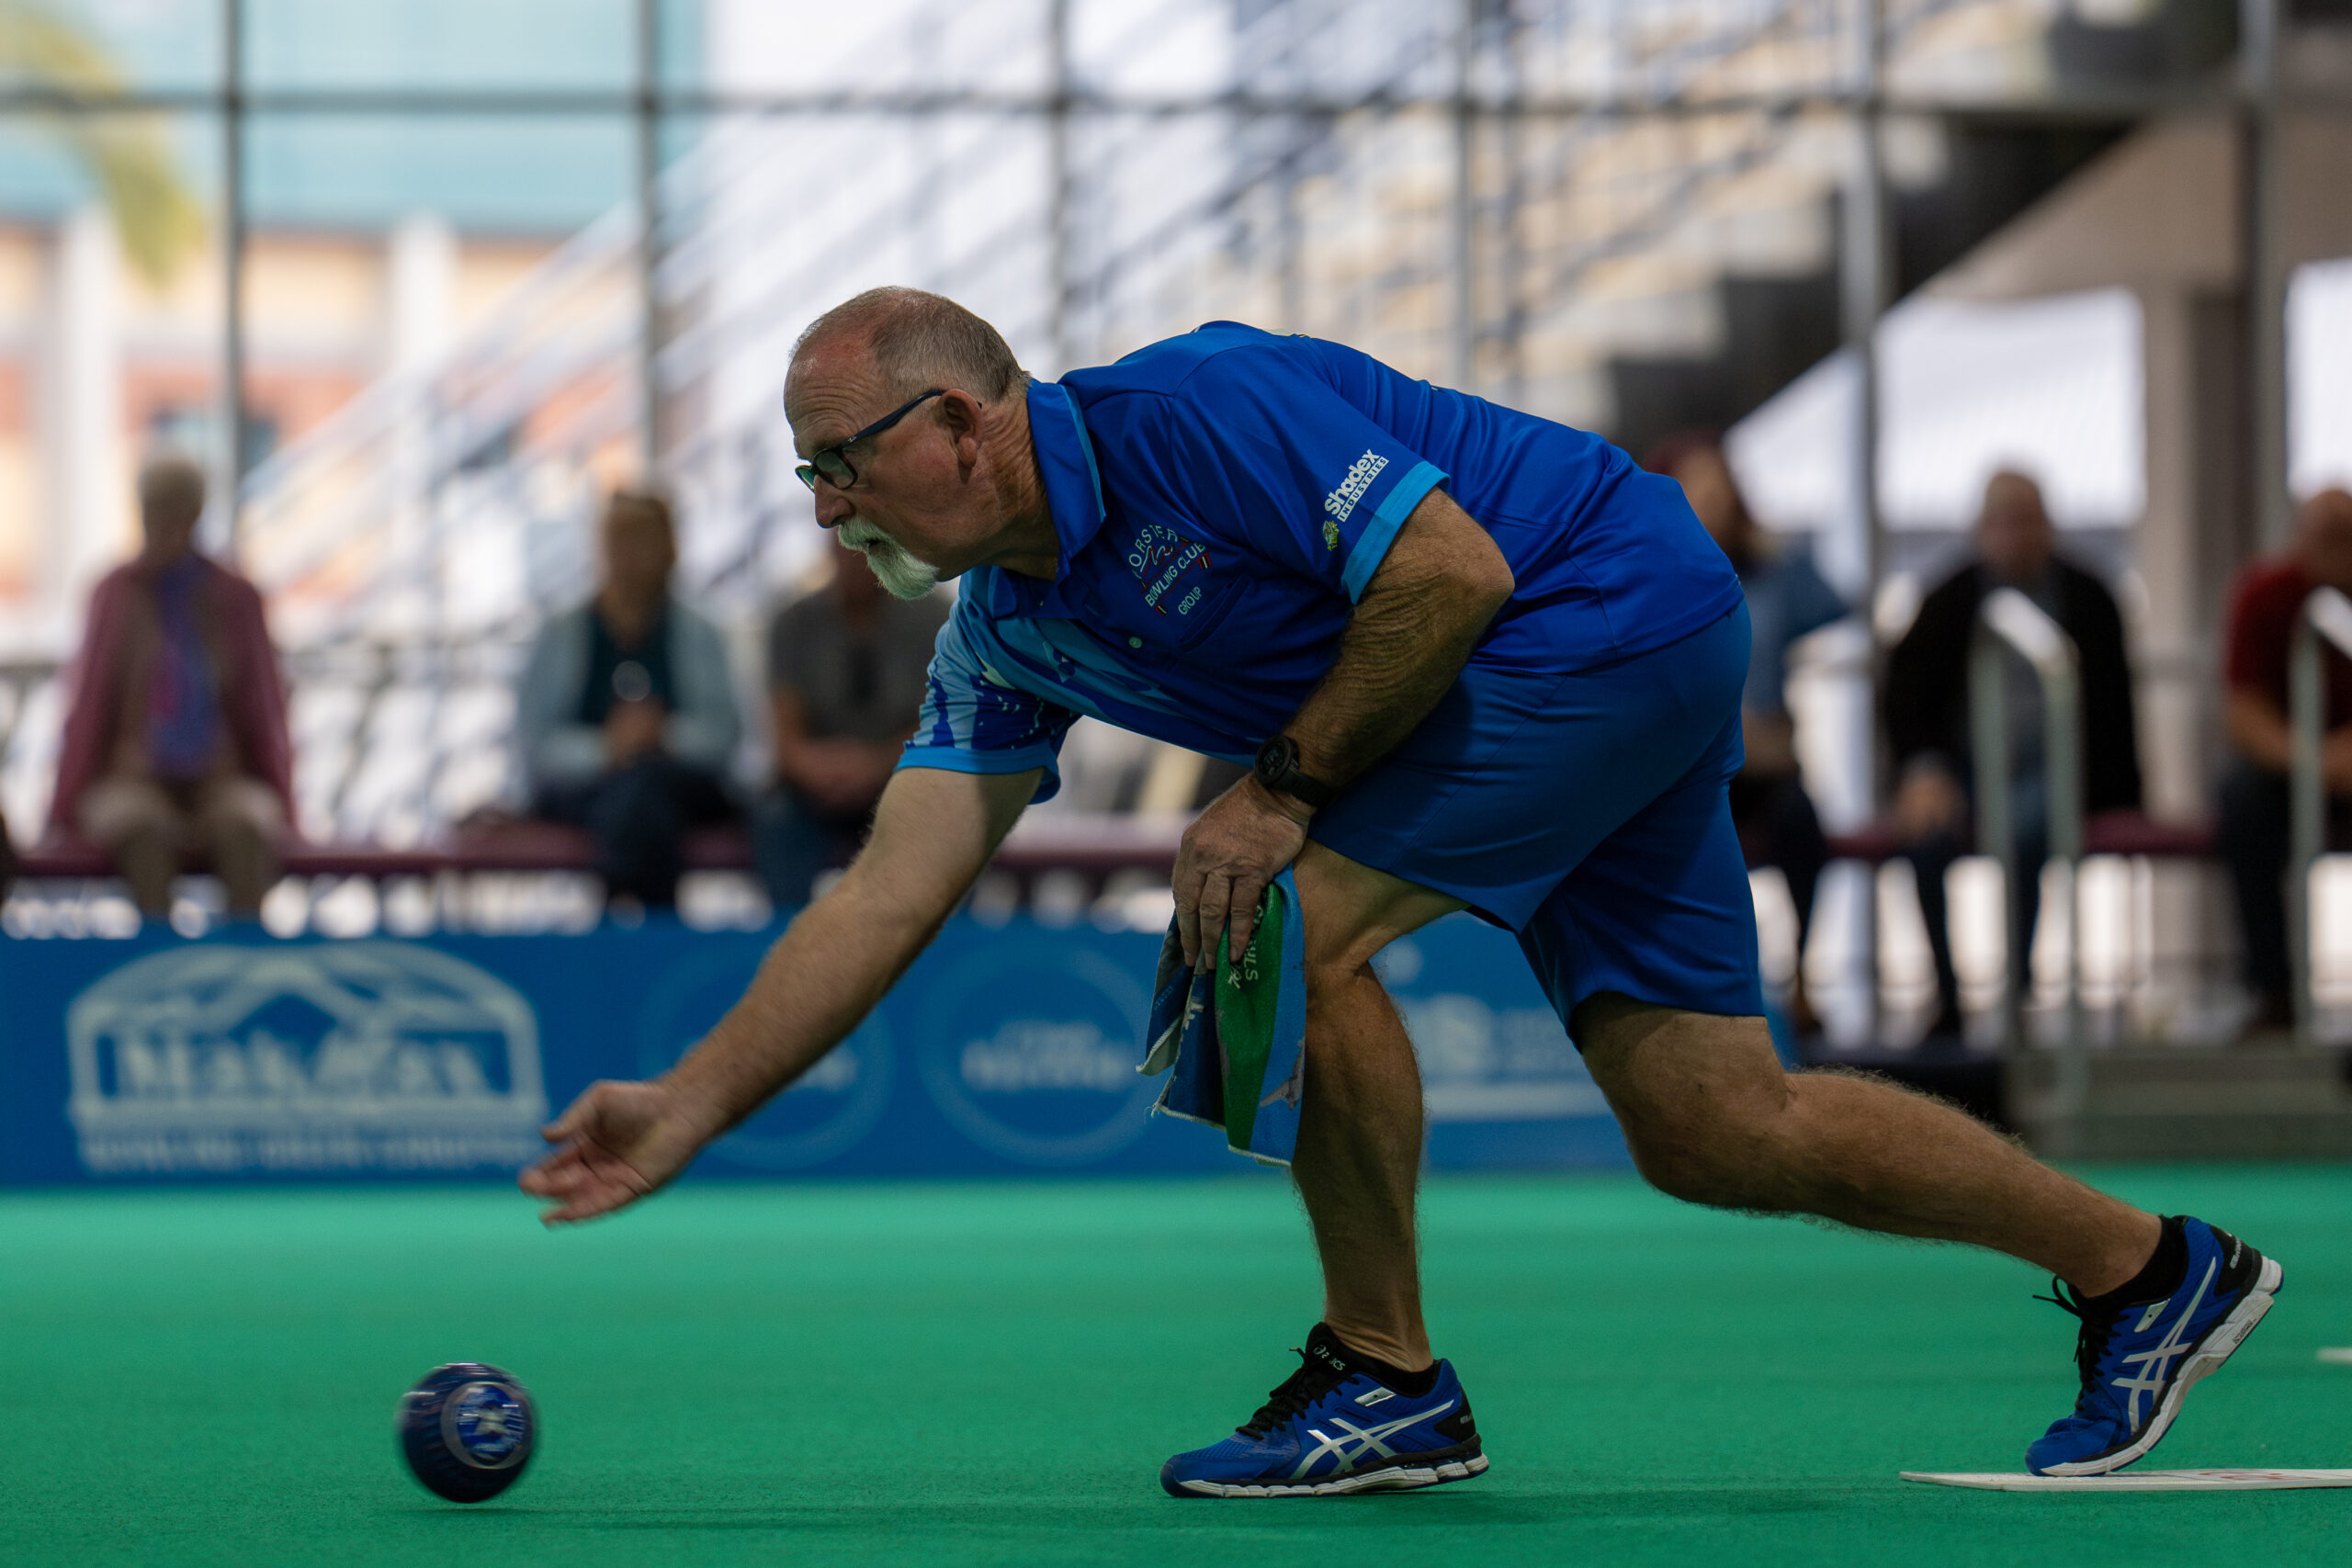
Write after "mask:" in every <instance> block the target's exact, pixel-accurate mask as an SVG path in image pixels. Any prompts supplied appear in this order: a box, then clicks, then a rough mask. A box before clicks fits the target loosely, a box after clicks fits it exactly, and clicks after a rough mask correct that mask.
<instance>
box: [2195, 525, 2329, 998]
mask: <svg viewBox="0 0 2352 1568" xmlns="http://www.w3.org/2000/svg"><path fill="white" fill-rule="evenodd" d="M2295 521H2296V525H2297V527H2296V535H2295V542H2294V544H2293V545H2292V546H2291V547H2290V548H2289V549H2288V551H2287V553H2286V554H2285V555H2283V556H2281V557H2278V558H2275V559H2271V560H2263V561H2256V562H2255V563H2254V564H2253V565H2251V566H2249V567H2247V568H2246V569H2245V571H2244V572H2243V573H2241V574H2240V575H2239V577H2238V581H2237V584H2236V586H2235V587H2234V588H2233V589H2232V590H2231V592H2230V625H2229V643H2228V647H2229V665H2228V670H2227V675H2226V679H2227V681H2228V683H2229V705H2228V710H2227V717H2228V725H2229V733H2230V744H2231V746H2232V747H2233V748H2234V749H2235V750H2236V752H2237V756H2236V758H2235V760H2234V761H2233V763H2232V765H2231V768H2230V772H2229V773H2228V775H2227V776H2226V777H2225V778H2224V779H2223V780H2222V822H2221V849H2222V857H2223V858H2224V859H2226V860H2227V861H2228V862H2229V865H2230V877H2231V880H2232V881H2233V882H2234V883H2235V884H2236V885H2237V897H2238V920H2239V923H2240V926H2241V927H2242V929H2243V931H2244V932H2245V981H2246V985H2247V986H2248V987H2250V988H2251V989H2252V990H2253V992H2254V994H2255V998H2256V1011H2255V1014H2254V1017H2253V1019H2252V1021H2250V1023H2249V1026H2248V1027H2249V1031H2250V1032H2260V1031H2267V1030H2280V1029H2290V1028H2292V1027H2293V1025H2294V1021H2295V1013H2294V1006H2293V1001H2292V998H2291V994H2290V985H2291V983H2292V976H2291V972H2290V968H2289V964H2288V948H2287V908H2286V892H2285V886H2284V884H2285V879H2286V874H2287V855H2288V848H2289V846H2288V838H2289V832H2290V829H2289V825H2288V821H2289V805H2288V792H2287V770H2288V768H2289V767H2290V765H2291V762H2292V754H2293V749H2294V746H2293V736H2292V734H2291V733H2290V729H2289V721H2288V708H2287V702H2288V698H2287V665H2288V651H2289V649H2290V647H2291V646H2292V645H2293V642H2294V637H2295V623H2296V621H2297V620H2298V619H2299V618H2300V617H2301V615H2302V610H2303V601H2304V600H2305V599H2307V598H2309V597H2311V593H2312V590H2313V589H2314V588H2335V589H2338V590H2341V591H2343V592H2352V494H2347V493H2346V492H2345V491H2341V490H2328V491H2321V492H2320V493H2319V494H2317V495H2314V496H2312V498H2311V499H2310V500H2309V501H2306V502H2303V504H2302V508H2301V511H2300V512H2299V513H2297V514H2296V519H2295ZM2323 646H2325V645H2323ZM2325 668H2326V672H2327V673H2326V682H2325V685H2326V701H2325V705H2324V709H2323V711H2322V715H2321V723H2322V725H2323V727H2324V731H2325V736H2324V739H2323V740H2322V741H2321V743H2320V772H2321V776H2322V778H2323V780H2324V783H2325V785H2326V789H2327V793H2328V795H2330V796H2331V797H2332V798H2331V799H2330V801H2329V803H2328V838H2329V840H2331V842H2332V843H2341V842H2345V841H2347V840H2352V833H2347V831H2346V829H2352V661H2347V660H2346V659H2345V657H2344V656H2343V655H2342V654H2341V653H2338V652H2336V651H2335V649H2334V648H2332V647H2331V648H2326V652H2325Z"/></svg>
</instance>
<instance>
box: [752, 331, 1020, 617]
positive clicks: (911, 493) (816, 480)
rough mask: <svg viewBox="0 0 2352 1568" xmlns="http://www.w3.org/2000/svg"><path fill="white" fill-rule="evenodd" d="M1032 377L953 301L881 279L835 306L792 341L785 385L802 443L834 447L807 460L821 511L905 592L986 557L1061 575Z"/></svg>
mask: <svg viewBox="0 0 2352 1568" xmlns="http://www.w3.org/2000/svg"><path fill="white" fill-rule="evenodd" d="M1028 379H1029V378H1028V376H1027V375H1026V374H1025V373H1024V372H1023V370H1022V368H1021V366H1020V364H1019V363H1018V362H1017V361H1016V360H1014V358H1013V357H1012V349H1010V348H1008V347H1006V346H1005V342H1004V339H1003V338H1002V337H1001V335H999V333H997V330H996V329H995V328H994V327H991V326H989V324H988V323H987V322H986V321H982V320H980V318H979V317H978V316H976V315H974V314H972V312H971V311H969V310H966V309H964V307H963V306H961V305H958V304H956V302H955V301H954V300H953V299H942V298H940V297H939V296H938V295H936V294H926V293H924V292H923V291H922V290H921V289H919V288H875V289H869V290H867V291H866V292H865V293H864V294H861V295H859V296H858V297H857V298H855V299H851V300H848V301H846V302H845V303H843V304H841V305H837V306H835V307H834V308H833V309H832V310H828V311H826V312H825V313H824V314H823V315H822V316H820V317H819V318H818V319H817V320H816V321H815V322H814V323H812V324H811V325H810V326H809V330H808V331H807V332H805V333H801V334H800V341H799V342H798V343H797V344H794V345H793V350H792V366H791V368H790V369H789V370H788V371H787V372H786V377H785V385H784V412H785V417H786V419H788V420H789V421H790V422H791V423H792V444H793V446H794V448H795V449H796V450H797V452H798V453H799V454H800V456H801V457H804V458H811V459H814V458H816V457H818V456H819V455H820V454H823V453H828V452H831V453H832V454H833V456H832V457H826V458H824V460H823V461H822V462H821V463H817V462H811V463H810V464H809V466H808V467H807V468H803V470H802V473H803V476H804V477H807V478H809V479H810V489H812V490H813V491H815V492H816V502H817V521H818V522H819V523H820V525H823V526H825V527H827V528H832V529H836V530H838V532H837V534H836V535H835V537H837V538H839V539H840V540H841V542H842V544H844V545H847V546H848V547H851V548H852V549H855V550H861V551H863V552H865V558H866V562H867V564H868V565H870V566H871V567H872V568H873V569H874V572H875V575H876V577H878V578H880V579H881V581H882V584H883V586H884V587H886V588H888V590H889V591H890V592H893V593H896V594H899V596H900V597H902V598H916V597H920V596H921V595H922V594H923V593H924V592H928V591H929V590H930V588H931V587H932V586H933V584H934V583H936V582H938V581H941V580H942V579H944V578H950V577H956V576H958V575H960V574H961V573H963V572H965V571H967V570H970V569H971V568H972V567H974V566H978V565H981V564H983V563H989V564H995V565H999V566H1004V567H1007V568H1008V569H1010V570H1014V571H1021V572H1026V573H1028V574H1030V575H1033V576H1040V577H1045V578H1048V579H1050V578H1051V577H1053V576H1054V574H1055V573H1056V571H1057V570H1058V561H1059V553H1060V545H1059V541H1058V539H1057V536H1056V535H1055V533H1054V527H1053V514H1052V513H1051V511H1050V509H1048V508H1047V506H1046V502H1045V486H1044V480H1043V479H1042V477H1041V475H1040V474H1039V472H1038V468H1037V458H1036V454H1035V450H1034V449H1033V448H1032V447H1031V446H1030V441H1029V410H1028V400H1027V398H1026V396H1025V395H1024V389H1025V387H1026V385H1027V382H1028ZM934 393H935V394H937V395H935V396H926V394H934ZM894 414H895V415H896V416H898V417H897V418H896V420H895V421H894V420H893V418H892V416H893V415H894ZM876 424H884V425H886V426H887V428H884V429H881V430H878V431H872V433H871V434H865V432H868V431H869V430H871V427H873V426H875V425H876Z"/></svg>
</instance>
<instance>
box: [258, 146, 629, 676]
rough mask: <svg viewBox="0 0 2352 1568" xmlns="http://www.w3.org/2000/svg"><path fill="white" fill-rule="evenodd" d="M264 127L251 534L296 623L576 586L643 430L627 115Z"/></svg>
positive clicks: (472, 615) (479, 622)
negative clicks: (579, 533)
mask: <svg viewBox="0 0 2352 1568" xmlns="http://www.w3.org/2000/svg"><path fill="white" fill-rule="evenodd" d="M246 144H247V148H248V153H247V160H246V166H247V175H248V182H249V186H248V188H249V193H250V195H249V201H248V214H249V216H248V226H247V243H246V253H245V292H244V315H245V345H246V364H247V378H246V385H247V396H248V400H249V402H250V404H251V407H252V411H253V416H254V421H255V425H256V434H257V437H258V440H257V450H256V456H257V457H259V459H260V461H259V463H258V466H257V467H255V468H254V470H253V472H252V474H251V476H250V479H249V481H248V486H247V505H246V508H245V513H244V518H243V525H244V546H245V549H246V553H247V557H248V558H249V559H250V560H251V561H252V563H253V565H254V570H255V573H256V576H257V578H258V579H260V580H261V581H263V582H264V585H265V587H266V588H268V589H269V590H270V591H271V592H273V594H275V595H276V599H275V601H274V603H273V611H274V613H275V614H276V615H277V626H278V628H279V633H280V636H281V637H284V638H286V639H287V640H288V642H289V643H291V644H293V645H295V646H304V645H311V644H316V643H320V642H323V641H328V640H333V639H334V638H336V637H342V636H345V635H350V634H354V633H356V632H359V631H362V630H366V631H369V632H371V633H372V634H379V635H395V634H397V633H399V632H401V630H402V629H404V628H405V629H408V630H413V629H414V628H416V627H419V626H440V627H443V628H446V629H450V630H453V631H454V630H455V629H457V628H463V627H472V628H480V627H482V626H492V625H499V624H503V623H505V622H509V621H511V620H512V618H513V617H514V616H515V615H517V614H519V613H521V612H522V611H523V610H524V608H525V607H526V606H527V605H528V604H532V603H534V602H537V601H538V599H539V597H540V596H541V595H542V594H544V595H545V596H546V597H547V598H548V600H550V601H551V600H552V599H553V598H557V597H560V596H561V595H562V594H566V593H569V592H572V591H574V590H575V589H576V588H577V587H578V586H579V581H578V577H579V570H578V563H579V559H580V557H579V553H578V551H577V550H576V549H575V548H573V547H571V544H570V543H569V542H568V536H569V534H570V533H571V532H575V531H576V530H577V527H578V526H579V525H581V521H582V518H584V516H585V514H586V512H587V510H588V508H589V506H590V504H591V503H590V500H589V497H590V494H591V492H592V491H593V490H594V488H595V485H596V483H597V482H600V481H599V480H598V478H597V476H598V475H600V474H601V475H603V476H604V477H605V479H619V478H622V477H625V476H624V475H622V474H621V473H620V472H619V471H618V468H617V467H616V465H617V464H618V463H619V462H620V461H622V460H623V459H626V458H628V457H629V456H630V455H631V454H633V452H634V449H635V440H636V436H635V420H636V410H637V404H636V400H635V396H634V391H633V388H634V385H635V373H636V372H635V367H636V347H635V343H636V332H637V325H638V320H639V311H638V305H637V299H638V295H637V292H636V279H637V276H638V267H637V261H636V251H635V239H634V229H633V227H632V220H630V218H629V216H628V213H627V212H626V211H625V210H623V205H624V203H625V201H626V198H627V197H628V193H629V189H630V184H631V175H632V171H633V167H634V164H633V159H634V141H633V139H632V122H631V121H630V120H628V118H624V117H618V116H613V117H547V116H508V117H490V118H472V117H457V116H419V117H406V118H403V117H393V116H343V115H323V114H278V115H256V116H254V118H252V119H251V120H250V121H249V122H248V126H247V143H246ZM534 487H536V488H534ZM541 523H545V524H547V525H548V527H549V528H550V529H551V530H552V533H551V534H550V537H551V538H553V539H555V540H556V542H557V543H558V544H560V545H561V546H562V548H561V549H560V551H559V552H558V553H559V557H560V558H544V552H542V557H543V558H541V559H540V564H541V565H543V566H547V567H548V571H550V572H552V573H553V575H552V576H543V577H534V576H533V575H532V573H533V571H534V570H537V568H535V567H533V566H532V564H531V562H532V559H533V558H532V557H531V554H530V552H531V550H532V549H533V548H534V546H533V545H532V543H531V539H532V537H533V536H532V533H531V530H532V529H533V528H534V527H536V526H537V525H540V524H541ZM550 561H552V564H549V562H550Z"/></svg>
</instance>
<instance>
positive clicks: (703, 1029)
mask: <svg viewBox="0 0 2352 1568" xmlns="http://www.w3.org/2000/svg"><path fill="white" fill-rule="evenodd" d="M762 953H763V948H762V947H761V946H760V945H758V944H757V943H755V942H727V943H725V944H724V945H719V944H712V945H710V946H709V948H708V950H707V951H704V952H700V953H697V954H696V955H695V956H694V957H691V958H689V959H687V960H686V961H685V962H684V963H682V964H677V965H676V966H675V967H673V969H671V970H670V971H669V973H667V974H665V975H663V976H662V978H661V979H660V980H659V981H658V982H657V983H656V984H655V985H654V986H653V987H651V988H650V990H649V991H648V992H647V993H646V998H645V1002H644V1005H643V1006H642V1007H641V1008H640V1009H639V1013H638V1025H637V1028H638V1032H637V1043H638V1051H637V1061H638V1069H639V1071H640V1072H642V1073H643V1074H644V1075H645V1076H646V1077H653V1076H654V1075H656V1074H658V1073H663V1072H667V1071H668V1070H669V1069H670V1068H671V1066H673V1065H674V1064H675V1063H676V1062H677V1060H678V1058H679V1057H681V1056H683V1055H685V1054H686V1053H687V1052H688V1051H689V1050H692V1049H693V1048H694V1046H695V1043H696V1042H698V1041H699V1040H701V1039H702V1037H703V1036H704V1035H705V1034H707V1033H708V1032H709V1031H710V1028H711V1026H712V1025H713V1024H715V1023H717V1022H718V1021H719V1020H720V1019H721V1018H724V1017H725V1016H726V1015H727V1010H728V1009H729V1008H730V1007H732V1006H734V1004H735V1001H736V998H739V997H741V995H742V994H743V990H744V987H747V986H749V985H750V984H751V982H752V976H753V975H754V974H755V973H756V972H757V971H758V969H759V966H760V957H761V954H762ZM896 1076H897V1052H896V1051H895V1050H894V1049H893V1048H892V1045H891V1043H890V1030H889V1026H888V1024H887V1023H885V1022H884V1021H883V1019H882V1014H881V1012H880V1011H879V1010H876V1012H875V1013H873V1014H872V1015H871V1016H870V1017H868V1018H867V1019H866V1021H865V1022H864V1023H863V1024H861V1025H859V1026H858V1028H857V1029H856V1030H855V1032H853V1033H852V1034H851V1035H850V1037H849V1038H848V1039H846V1040H844V1041H842V1043H840V1044H838V1045H836V1046H834V1047H833V1048H832V1050H831V1051H830V1052H828V1053H827V1054H826V1055H823V1056H821V1057H820V1058H819V1059H818V1062H817V1065H816V1066H813V1067H811V1068H809V1070H808V1072H806V1073H804V1074H802V1075H801V1077H800V1078H799V1080H798V1081H797V1082H796V1083H794V1084H793V1086H792V1087H791V1088H790V1089H786V1090H785V1091H784V1092H783V1093H782V1094H780V1095H777V1096H776V1097H775V1099H774V1100H769V1101H768V1102H767V1103H766V1104H765V1105H763V1106H762V1107H760V1109H759V1110H757V1111H753V1112H752V1114H751V1115H750V1116H748V1117H746V1118H744V1120H743V1122H742V1124H741V1125H740V1126H738V1127H736V1128H735V1129H734V1130H733V1131H731V1132H729V1133H728V1134H726V1135H725V1136H724V1137H721V1138H720V1139H718V1141H717V1142H716V1143H714V1144H712V1145H710V1148H709V1150H708V1152H707V1153H706V1154H705V1155H704V1156H703V1157H704V1159H705V1160H706V1161H707V1162H709V1163H710V1164H712V1165H713V1166H726V1167H729V1168H734V1169H738V1170H754V1171H785V1170H806V1169H808V1168H810V1167H811V1166H819V1165H823V1164H824V1163H826V1162H827V1161H828V1160H831V1159H832V1158H834V1157H835V1156H840V1155H843V1154H846V1153H848V1152H849V1151H850V1150H852V1149H854V1148H855V1147H856V1146H857V1145H859V1144H861V1143H863V1142H864V1141H865V1138H866V1136H867V1135H868V1134H871V1133H872V1132H873V1131H874V1129H875V1128H876V1126H878V1125H879V1124H880V1123H881V1121H882V1116H883V1113H884V1112H885V1111H888V1109H889V1106H890V1088H891V1081H892V1079H893V1078H894V1077H896Z"/></svg>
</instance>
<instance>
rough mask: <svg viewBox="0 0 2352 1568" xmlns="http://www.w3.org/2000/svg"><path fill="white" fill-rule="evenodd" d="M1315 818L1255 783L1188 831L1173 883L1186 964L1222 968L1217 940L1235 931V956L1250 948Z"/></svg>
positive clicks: (1212, 807)
mask: <svg viewBox="0 0 2352 1568" xmlns="http://www.w3.org/2000/svg"><path fill="white" fill-rule="evenodd" d="M1312 815H1313V813H1312V812H1310V811H1309V810H1308V809H1307V807H1306V805H1305V804H1304V803H1303V802H1300V801H1295V800H1293V799H1291V798H1290V797H1289V796H1288V795H1275V794H1273V793H1272V792H1271V791H1269V790H1268V789H1267V788H1266V787H1265V786H1264V785H1263V784H1260V783H1259V782H1258V781H1257V780H1256V779H1254V778H1247V779H1243V780H1242V781H1241V782H1240V783H1239V784H1235V785H1234V786H1233V787H1232V788H1231V789H1229V790H1227V791H1226V792H1225V793H1224V794H1223V795H1219V796H1217V797H1216V800H1214V801H1212V802H1210V803H1209V808H1208V809H1207V810H1206V811H1204V812H1202V813H1201V814H1200V816H1199V817H1198V818H1196V819H1195V820H1194V821H1193V825H1192V826H1191V827H1190V828H1187V829H1185V830H1184V840H1183V842H1182V845H1180V846H1179V847H1178V849H1177V851H1176V874H1175V876H1174V877H1173V878H1172V879H1171V881H1172V883H1173V886H1174V888H1175V893H1176V931H1177V935H1178V937H1179V938H1180V939H1181V940H1182V942H1183V944H1184V962H1185V963H1187V964H1195V965H1197V964H1201V963H1203V962H1204V961H1205V962H1208V963H1212V964H1213V963H1215V962H1216V942H1217V939H1218V938H1219V937H1221V936H1225V935H1227V933H1228V932H1230V934H1231V940H1230V942H1228V943H1227V948H1226V951H1227V952H1228V953H1231V954H1232V955H1233V956H1234V957H1236V958H1238V957H1240V956H1241V955H1242V954H1243V953H1247V952H1248V951H1249V950H1250V931H1251V930H1252V928H1253V927H1255V926H1256V924H1257V922H1258V897H1259V895H1261V894H1262V893H1264V892H1265V890H1266V885H1267V884H1268V883H1270V882H1272V880H1273V879H1274V878H1275V877H1277V876H1279V875H1281V874H1282V870H1283V867H1284V866H1286V865H1288V864H1289V863H1291V862H1292V861H1294V860H1296V859H1297V858H1298V852H1299V851H1300V850H1302V849H1304V848H1305V847H1306V821H1307V818H1309V817H1310V816H1312Z"/></svg>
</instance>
